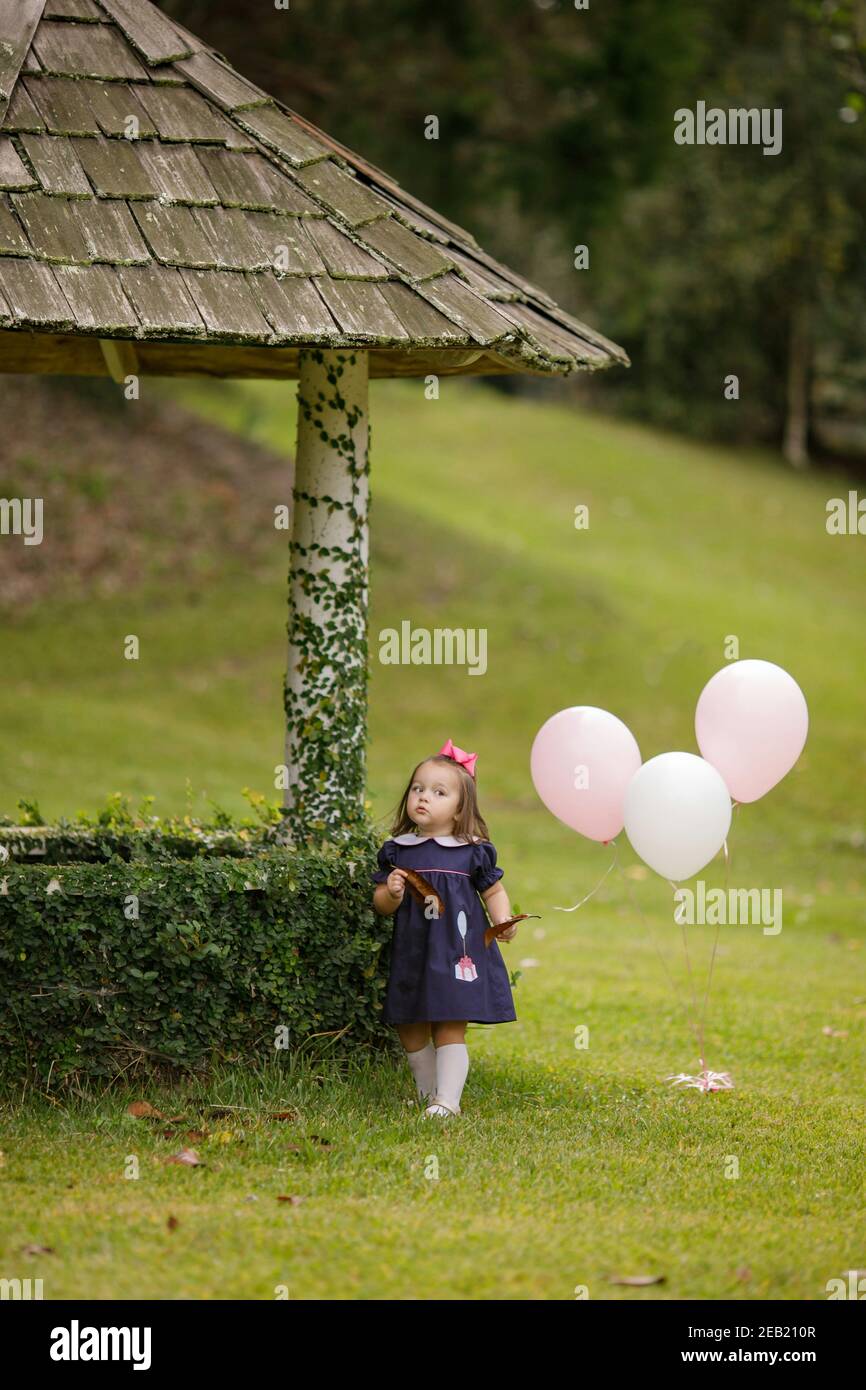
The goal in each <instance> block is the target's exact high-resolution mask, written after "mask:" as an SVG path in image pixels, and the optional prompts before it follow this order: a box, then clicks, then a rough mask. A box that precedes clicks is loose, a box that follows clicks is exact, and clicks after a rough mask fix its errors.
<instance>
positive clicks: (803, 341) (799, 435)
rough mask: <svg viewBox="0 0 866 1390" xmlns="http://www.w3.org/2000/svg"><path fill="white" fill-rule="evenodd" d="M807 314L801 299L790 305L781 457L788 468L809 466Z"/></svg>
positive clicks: (808, 343)
mask: <svg viewBox="0 0 866 1390" xmlns="http://www.w3.org/2000/svg"><path fill="white" fill-rule="evenodd" d="M809 317H810V316H809V306H808V304H807V303H806V301H805V300H799V301H798V302H797V303H796V304H794V306H793V308H792V310H791V323H790V333H789V338H788V399H787V407H786V413H785V439H784V444H783V451H784V455H785V458H786V460H787V461H788V463H790V464H791V466H792V468H807V467H808V466H809V377H810V370H809V369H810V365H811V343H810V332H809V329H810V323H809Z"/></svg>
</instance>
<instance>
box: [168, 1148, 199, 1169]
mask: <svg viewBox="0 0 866 1390" xmlns="http://www.w3.org/2000/svg"><path fill="white" fill-rule="evenodd" d="M162 1161H163V1163H183V1164H185V1165H186V1166H187V1167H188V1168H206V1167H207V1164H206V1163H202V1161H201V1159H200V1158H199V1156H198V1154H197V1153H196V1151H195V1149H181V1151H180V1153H179V1154H169V1155H168V1156H167V1157H166V1158H164V1159H163V1160H162Z"/></svg>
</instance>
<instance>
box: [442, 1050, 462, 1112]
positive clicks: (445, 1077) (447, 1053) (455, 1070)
mask: <svg viewBox="0 0 866 1390" xmlns="http://www.w3.org/2000/svg"><path fill="white" fill-rule="evenodd" d="M468 1071H469V1049H468V1047H467V1046H466V1044H465V1043H443V1044H442V1045H441V1047H437V1049H436V1083H437V1084H436V1098H437V1100H441V1101H444V1102H445V1104H446V1105H450V1106H451V1109H452V1110H459V1109H460V1097H461V1095H462V1094H463V1085H464V1082H465V1081H466V1074H467V1072H468Z"/></svg>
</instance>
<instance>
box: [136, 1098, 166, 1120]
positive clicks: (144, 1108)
mask: <svg viewBox="0 0 866 1390" xmlns="http://www.w3.org/2000/svg"><path fill="white" fill-rule="evenodd" d="M126 1113H127V1115H133V1116H134V1117H135V1119H136V1120H164V1119H165V1116H164V1115H163V1114H161V1113H160V1111H159V1110H154V1108H153V1106H152V1105H151V1104H150V1103H149V1102H148V1101H146V1100H134V1101H133V1102H132V1104H131V1105H128V1106H127V1107H126Z"/></svg>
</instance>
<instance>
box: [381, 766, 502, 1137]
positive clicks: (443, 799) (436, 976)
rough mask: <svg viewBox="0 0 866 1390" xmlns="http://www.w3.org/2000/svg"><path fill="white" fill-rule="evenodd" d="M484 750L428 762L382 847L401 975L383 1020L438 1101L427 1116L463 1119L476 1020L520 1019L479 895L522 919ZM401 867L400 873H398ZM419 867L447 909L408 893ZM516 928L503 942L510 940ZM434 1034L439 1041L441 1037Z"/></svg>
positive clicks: (496, 918)
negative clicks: (484, 804)
mask: <svg viewBox="0 0 866 1390" xmlns="http://www.w3.org/2000/svg"><path fill="white" fill-rule="evenodd" d="M477 756H478V755H477V754H476V753H465V752H464V751H463V749H462V748H455V746H454V744H453V743H452V742H451V740H450V738H449V739H448V740H447V742H446V743H445V744H443V746H442V748H440V750H439V752H438V753H436V754H435V755H434V756H433V757H432V758H427V759H425V761H424V762H422V763H419V764H418V766H417V767H416V768H415V771H414V772H413V773H412V776H411V777H410V779H409V784H408V786H407V787H406V790H405V791H404V793H403V796H402V798H401V801H400V805H399V809H398V811H397V815H396V819H395V821H394V824H393V826H392V836H393V838H392V839H390V840H386V841H385V843H384V845H383V846H382V848H381V849H380V850H379V856H378V860H379V869H378V871H377V872H376V873H374V874H373V876H372V881H373V882H374V883H376V884H377V885H378V887H377V888H376V889H375V891H374V893H373V906H374V908H375V909H376V911H377V912H379V913H382V914H383V915H389V914H390V913H394V914H395V916H394V934H393V937H392V945H391V974H390V978H389V980H388V988H387V991H386V994H385V1007H384V1012H383V1015H382V1016H383V1019H384V1021H385V1022H386V1023H393V1024H395V1025H396V1028H397V1032H398V1033H399V1035H400V1041H401V1043H402V1044H403V1047H404V1048H405V1050H406V1055H407V1059H408V1062H409V1066H410V1067H411V1069H412V1072H413V1073H414V1076H415V1081H416V1084H417V1088H418V1094H419V1095H420V1096H421V1097H422V1099H424V1100H430V1101H431V1104H430V1105H428V1106H427V1109H426V1110H425V1112H424V1113H425V1115H459V1114H461V1110H460V1097H461V1094H462V1092H463V1085H464V1082H465V1081H466V1074H467V1072H468V1070H469V1053H468V1050H467V1048H466V1044H465V1042H464V1038H465V1034H466V1024H467V1023H513V1022H514V1021H515V1020H516V1018H517V1015H516V1013H515V1012H514V1000H513V998H512V994H511V985H510V983H509V979H508V972H507V970H506V968H505V962H504V960H503V959H502V954H501V952H500V950H499V947H498V945H497V943H496V940H495V939H494V940H493V941H491V943H490V945H489V946H485V944H484V931H485V928H486V927H487V926H488V921H487V918H486V916H485V914H484V909H483V907H482V906H481V903H480V902H479V900H478V895H479V894H480V895H481V897H482V898H483V899H484V902H485V903H486V905H487V911H488V912H489V913H490V920H491V922H492V923H493V924H494V926H495V925H497V924H498V923H499V922H507V921H508V918H509V917H510V916H511V915H512V913H511V908H510V906H509V903H508V895H507V893H506V892H505V889H504V888H503V887H502V886H501V884H500V883H499V879H501V878H502V875H503V870H502V869H500V868H498V867H497V865H496V850H495V848H494V846H493V845H492V844H491V843H490V840H489V839H488V831H487V826H486V825H485V823H484V820H483V818H482V816H481V813H480V811H479V809H478V801H477V798H476V787H475V763H476V760H477ZM393 865H396V866H397V867H392V866H393ZM407 869H414V870H416V871H417V872H418V873H419V874H422V875H423V877H424V878H425V879H427V880H428V881H429V884H430V886H431V888H435V890H436V892H437V893H438V895H439V897H440V898H441V899H442V902H443V903H444V906H445V913H444V916H437V907H436V904H435V903H434V902H432V901H429V902H427V903H426V904H422V903H419V902H417V901H416V900H415V898H414V897H413V896H412V894H411V893H410V892H408V891H407V889H406V883H405V879H406V870H407ZM516 932H517V926H516V924H515V925H514V926H512V927H509V928H508V930H507V931H505V932H503V934H502V936H501V937H500V938H499V940H504V941H510V940H511V939H512V937H514V935H515V934H516ZM431 1028H432V1034H433V1036H432V1041H431V1036H430V1034H431Z"/></svg>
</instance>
